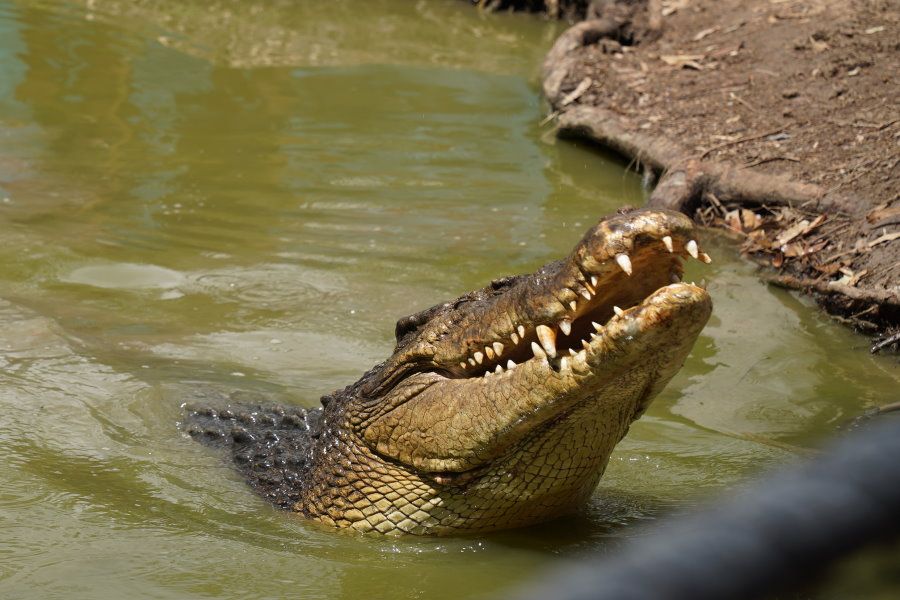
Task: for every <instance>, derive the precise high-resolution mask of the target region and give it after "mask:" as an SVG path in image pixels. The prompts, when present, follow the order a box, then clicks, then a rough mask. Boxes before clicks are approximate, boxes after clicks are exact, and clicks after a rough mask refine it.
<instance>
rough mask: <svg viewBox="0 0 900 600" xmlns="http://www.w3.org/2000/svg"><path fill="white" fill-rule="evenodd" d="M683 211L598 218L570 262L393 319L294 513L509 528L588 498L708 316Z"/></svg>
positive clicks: (427, 529) (344, 520)
mask: <svg viewBox="0 0 900 600" xmlns="http://www.w3.org/2000/svg"><path fill="white" fill-rule="evenodd" d="M691 256H693V257H694V258H697V259H699V260H703V261H706V262H708V261H709V257H708V256H707V255H706V254H704V253H702V252H700V250H699V248H698V247H697V243H696V242H695V241H693V226H692V223H691V222H690V220H689V219H687V218H686V217H684V216H683V215H680V214H677V213H671V212H664V211H634V212H629V213H625V214H619V215H616V216H613V217H610V218H608V219H606V220H603V221H601V222H600V223H599V224H598V225H596V226H595V227H593V228H592V229H591V230H590V231H588V232H587V233H586V234H585V236H584V238H583V239H582V240H581V241H580V242H579V243H578V244H577V245H576V246H575V249H574V250H573V251H572V253H571V254H570V255H569V256H568V257H566V258H564V259H563V260H560V261H557V262H554V263H551V264H549V265H546V266H545V267H543V268H541V269H539V270H538V271H536V272H535V273H533V274H530V275H524V276H516V277H510V278H505V279H499V280H496V281H494V282H492V283H491V285H489V286H488V287H486V288H484V289H481V290H478V291H475V292H471V293H468V294H466V295H464V296H461V297H460V298H458V299H456V300H454V301H452V302H447V303H444V304H440V305H438V306H435V307H433V308H431V309H429V310H426V311H423V312H421V313H418V314H416V315H412V316H410V317H406V318H404V319H401V320H400V321H399V322H398V323H397V328H396V336H397V346H396V349H395V351H394V353H393V355H392V356H391V357H390V358H389V359H388V360H386V361H385V362H383V363H381V364H380V365H377V366H376V367H375V368H374V369H372V370H371V371H370V372H369V373H367V374H366V375H365V376H364V377H363V378H362V379H361V380H360V381H359V382H357V383H356V384H354V385H351V386H349V387H348V388H346V389H345V390H342V391H340V392H336V393H335V394H333V395H331V396H330V397H328V398H327V399H326V400H327V401H326V403H325V404H326V408H325V413H324V418H323V422H322V423H323V424H322V431H321V433H320V434H319V436H318V438H317V442H316V444H314V448H313V449H312V451H311V459H310V467H309V472H308V474H307V475H306V477H305V479H306V483H305V484H304V487H303V490H302V493H301V494H300V495H299V500H298V501H297V503H296V505H295V507H294V508H295V509H296V510H298V511H300V512H303V513H306V514H307V515H308V516H310V517H313V518H316V519H318V520H320V521H324V522H326V523H329V524H332V525H338V526H347V527H353V528H355V529H358V530H362V531H372V530H376V531H380V532H384V533H393V532H411V533H427V534H442V533H452V532H462V531H475V530H488V529H500V528H505V527H513V526H519V525H524V524H527V523H532V522H536V521H540V520H545V519H548V518H552V517H555V516H558V515H560V514H562V513H564V512H565V511H568V510H571V509H573V508H575V507H577V506H578V505H580V504H582V503H584V502H585V501H586V499H587V498H588V497H589V496H590V494H591V492H592V490H593V488H594V487H595V486H596V483H597V481H598V480H599V478H600V476H601V475H602V473H603V470H604V469H605V467H606V463H607V461H608V459H609V455H610V453H611V452H612V449H613V447H614V446H615V444H616V443H617V442H618V441H619V440H620V439H621V438H622V437H623V436H624V435H625V433H626V432H627V430H628V427H629V424H630V423H631V422H632V421H633V420H634V419H636V418H638V417H639V416H640V415H641V414H642V413H643V412H644V410H645V409H646V408H647V406H648V404H649V403H650V401H651V399H652V398H653V397H654V396H655V395H656V394H657V393H659V391H660V390H661V389H662V388H663V386H665V385H666V383H667V382H668V381H669V380H670V379H671V377H672V376H673V375H674V374H675V373H676V371H677V370H678V369H679V368H680V367H681V365H682V364H683V363H684V360H685V358H686V357H687V355H688V352H689V351H690V349H691V347H692V346H693V344H694V341H695V340H696V338H697V336H698V334H699V333H700V330H701V329H702V328H703V326H704V325H705V324H706V321H707V319H708V318H709V315H710V311H711V308H712V304H711V300H710V297H709V295H708V294H707V292H706V291H705V290H704V289H703V288H701V287H698V286H696V285H693V284H687V283H682V282H681V281H680V280H681V275H682V272H683V268H682V261H683V260H685V259H686V258H688V257H691Z"/></svg>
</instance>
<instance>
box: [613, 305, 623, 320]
mask: <svg viewBox="0 0 900 600" xmlns="http://www.w3.org/2000/svg"><path fill="white" fill-rule="evenodd" d="M613 312H614V313H616V316H617V317H621V316H622V315H624V314H625V311H624V310H622V309H621V308H619V307H618V306H613Z"/></svg>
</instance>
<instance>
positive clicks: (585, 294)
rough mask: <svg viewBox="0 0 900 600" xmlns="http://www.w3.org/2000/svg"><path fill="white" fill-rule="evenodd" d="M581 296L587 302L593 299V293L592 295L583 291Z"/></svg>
mask: <svg viewBox="0 0 900 600" xmlns="http://www.w3.org/2000/svg"><path fill="white" fill-rule="evenodd" d="M581 295H582V296H584V299H585V300H590V299H591V293H590V292H589V291H587V290H581Z"/></svg>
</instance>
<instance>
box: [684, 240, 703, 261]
mask: <svg viewBox="0 0 900 600" xmlns="http://www.w3.org/2000/svg"><path fill="white" fill-rule="evenodd" d="M684 249H685V250H687V253H688V254H690V255H691V256H693V257H694V258H697V257H698V256H699V255H700V249H699V248H698V247H697V241H696V240H690V241H689V242H688V243H687V244H685V245H684Z"/></svg>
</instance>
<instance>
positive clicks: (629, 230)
mask: <svg viewBox="0 0 900 600" xmlns="http://www.w3.org/2000/svg"><path fill="white" fill-rule="evenodd" d="M684 259H696V260H700V261H702V262H707V263H708V262H710V261H711V259H710V258H709V256H708V255H707V254H705V253H704V252H702V251H701V250H700V248H699V245H698V244H697V242H696V241H695V240H694V239H693V225H692V223H691V222H690V220H689V219H687V218H686V217H684V216H683V215H681V214H679V213H670V212H667V211H641V212H639V213H631V214H627V215H622V216H619V217H614V218H612V219H609V220H606V221H602V222H601V223H600V224H598V225H597V226H596V227H594V228H593V229H592V230H590V231H589V232H588V233H587V234H586V235H585V237H584V238H583V239H582V241H581V242H580V243H579V244H578V245H577V246H576V247H575V249H574V250H573V252H572V254H571V255H570V256H569V257H568V258H567V259H565V260H563V261H561V262H560V263H556V264H554V265H551V266H549V267H545V268H544V269H542V270H540V271H538V272H537V273H535V274H534V275H532V276H530V277H528V278H524V279H523V280H522V281H520V282H519V283H518V284H517V285H516V286H515V287H513V288H511V289H509V290H508V291H507V292H506V293H505V294H504V295H502V296H499V297H498V298H497V299H496V300H495V301H494V303H493V305H492V306H489V307H488V308H487V310H484V311H483V312H482V314H479V315H478V317H479V319H480V322H479V320H478V319H474V320H473V321H474V322H473V323H471V324H470V326H468V327H465V325H466V323H465V322H463V323H462V325H464V326H463V327H462V328H461V330H457V331H453V332H451V335H450V336H448V337H449V342H450V343H447V340H445V341H444V343H442V344H438V345H437V347H436V348H435V350H436V351H435V356H434V362H435V363H436V364H438V365H441V366H442V370H443V371H444V372H446V373H447V374H449V375H450V376H452V377H459V378H463V377H482V376H483V377H489V376H491V374H495V373H497V374H499V373H502V372H504V371H506V370H508V369H511V368H515V367H516V366H517V365H520V364H522V363H523V362H524V361H527V360H529V359H531V358H532V357H541V355H544V356H546V357H547V358H549V359H551V360H550V362H551V363H553V364H555V365H559V364H560V363H561V362H565V361H562V360H561V358H562V357H563V356H564V355H565V354H567V353H569V352H570V351H571V352H572V353H573V354H575V353H577V352H579V351H581V350H582V349H583V347H584V344H583V343H584V342H587V343H590V342H591V339H592V338H591V334H595V333H596V334H599V333H600V331H595V329H596V327H595V325H597V324H605V323H607V322H610V321H611V320H612V319H614V318H615V317H616V316H617V312H620V311H627V310H628V309H629V308H631V307H634V306H637V305H638V304H640V303H641V302H643V301H644V300H645V299H646V298H648V297H649V296H650V295H651V294H652V293H653V292H655V291H656V290H658V289H660V288H662V287H664V286H666V285H668V284H670V283H672V282H677V281H680V279H681V276H682V273H683V266H682V260H684ZM704 322H705V320H704ZM601 329H602V328H601Z"/></svg>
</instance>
